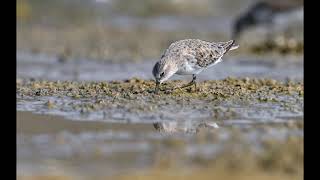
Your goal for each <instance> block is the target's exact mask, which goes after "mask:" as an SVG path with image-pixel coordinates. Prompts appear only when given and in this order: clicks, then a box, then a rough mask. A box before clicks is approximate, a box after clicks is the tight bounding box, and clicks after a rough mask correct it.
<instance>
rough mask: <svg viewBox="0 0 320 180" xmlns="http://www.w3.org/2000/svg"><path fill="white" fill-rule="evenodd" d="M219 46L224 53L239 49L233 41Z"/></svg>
mask: <svg viewBox="0 0 320 180" xmlns="http://www.w3.org/2000/svg"><path fill="white" fill-rule="evenodd" d="M219 44H220V45H221V46H222V47H223V48H224V49H225V53H227V52H228V51H231V50H234V49H238V47H239V45H237V44H235V40H230V41H227V42H220V43H219Z"/></svg>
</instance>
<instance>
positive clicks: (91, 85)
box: [17, 78, 304, 123]
mask: <svg viewBox="0 0 320 180" xmlns="http://www.w3.org/2000/svg"><path fill="white" fill-rule="evenodd" d="M184 83H186V82H184V81H179V80H175V81H169V82H167V83H164V84H162V86H163V88H169V89H172V88H173V87H176V86H180V85H181V84H184ZM154 88H155V83H154V81H152V80H141V79H129V80H125V81H110V82H70V81H63V82H62V81H28V80H21V82H19V83H17V98H18V109H19V108H20V110H27V109H28V108H29V109H30V108H31V110H33V111H41V112H60V113H63V114H65V113H67V114H68V112H70V113H71V112H72V113H73V115H75V114H74V113H76V114H78V115H79V117H76V118H80V119H81V115H89V116H93V117H92V118H93V119H95V120H107V121H108V120H115V121H117V120H119V121H125V122H128V121H129V122H141V121H143V122H149V123H153V122H157V121H162V120H170V121H171V120H174V121H177V120H183V119H188V120H196V121H200V120H210V119H211V120H226V119H228V120H250V121H252V122H264V121H266V120H270V121H286V120H287V118H290V119H295V118H298V119H302V114H303V92H304V88H303V83H302V82H290V81H289V82H280V81H276V80H272V79H249V78H245V79H237V78H227V79H224V80H210V81H203V82H200V83H198V90H197V91H194V90H192V88H189V89H188V88H186V89H182V90H180V89H177V90H174V91H172V92H168V91H163V92H160V94H159V95H157V94H154ZM35 101H36V103H37V104H38V105H36V106H35V107H34V108H33V109H32V107H30V106H28V102H35ZM41 104H42V105H41ZM26 108H27V109H26ZM86 118H89V117H88V116H86V117H85V119H86Z"/></svg>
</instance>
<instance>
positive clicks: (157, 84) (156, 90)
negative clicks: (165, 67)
mask: <svg viewBox="0 0 320 180" xmlns="http://www.w3.org/2000/svg"><path fill="white" fill-rule="evenodd" d="M159 85H160V82H159V81H158V80H156V89H155V90H154V93H156V94H158V93H159Z"/></svg>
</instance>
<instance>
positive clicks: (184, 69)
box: [176, 61, 204, 75]
mask: <svg viewBox="0 0 320 180" xmlns="http://www.w3.org/2000/svg"><path fill="white" fill-rule="evenodd" d="M203 69H204V68H201V67H199V66H197V65H196V64H191V63H189V62H188V61H186V62H185V63H183V65H182V66H181V67H179V70H178V71H177V72H176V74H179V75H191V74H198V73H200V72H201V71H202V70H203Z"/></svg>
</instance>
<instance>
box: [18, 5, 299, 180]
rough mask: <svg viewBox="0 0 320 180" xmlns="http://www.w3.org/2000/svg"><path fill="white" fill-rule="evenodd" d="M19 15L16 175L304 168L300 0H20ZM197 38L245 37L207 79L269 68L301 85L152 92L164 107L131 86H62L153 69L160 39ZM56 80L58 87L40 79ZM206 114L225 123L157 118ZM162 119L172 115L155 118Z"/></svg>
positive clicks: (258, 74) (261, 174) (277, 174)
mask: <svg viewBox="0 0 320 180" xmlns="http://www.w3.org/2000/svg"><path fill="white" fill-rule="evenodd" d="M16 23H17V87H18V90H17V122H18V125H17V157H18V158H17V159H18V161H17V174H18V176H17V177H18V178H19V179H81V178H84V177H86V178H84V179H96V178H97V179H99V178H98V177H106V178H105V179H108V178H111V177H112V178H111V179H114V178H119V179H150V178H154V179H157V178H158V179H159V178H160V179H172V178H174V177H175V176H174V175H175V174H176V173H177V172H178V171H176V170H177V169H179V172H180V174H184V175H185V174H188V173H191V172H194V174H191V175H190V176H189V178H191V179H192V178H200V179H201V178H202V179H211V178H213V177H215V178H217V179H270V178H273V179H282V180H283V179H302V178H303V149H302V148H303V144H302V143H303V90H302V93H301V87H303V61H304V59H303V48H304V40H303V33H304V32H303V29H304V28H303V0H264V1H259V0H236V1H234V0H197V1H195V0H54V1H50V0H17V19H16ZM189 38H192V39H193V38H198V39H202V40H206V41H227V40H230V39H235V40H236V43H237V44H239V45H240V47H239V48H238V49H237V50H235V51H232V52H231V53H230V54H227V55H226V56H225V57H224V61H223V62H222V63H219V64H218V65H216V66H215V67H213V68H211V69H208V70H207V71H204V72H203V73H201V74H200V75H199V76H198V77H197V78H198V79H199V82H200V83H201V82H203V81H205V80H223V79H226V78H228V77H234V78H236V79H237V78H238V79H240V78H250V79H251V78H260V79H262V78H272V79H275V80H278V81H279V82H283V83H287V84H286V85H285V86H290V88H292V91H294V88H293V87H291V85H292V84H291V83H293V82H295V83H298V85H297V87H298V88H296V89H298V90H299V93H298V94H295V93H292V94H289V95H288V94H285V95H279V96H278V95H274V94H272V93H271V94H268V95H266V97H265V99H263V100H262V101H259V102H254V103H252V104H250V103H251V102H247V103H243V102H240V103H239V102H238V101H236V102H237V103H238V104H237V103H234V102H233V101H227V102H221V103H220V102H219V103H220V104H219V103H216V101H215V102H214V103H216V104H214V103H213V104H210V103H212V102H213V100H212V101H211V100H205V101H201V100H203V99H201V100H199V99H196V102H198V104H197V105H196V106H193V105H192V106H191V105H189V106H188V105H181V107H180V104H179V103H178V102H176V101H171V100H170V99H166V98H165V97H164V98H163V99H157V100H156V101H157V103H158V104H157V107H160V109H157V107H156V106H152V107H149V104H150V103H151V102H153V101H154V99H152V98H154V97H151V95H147V97H146V100H145V99H143V98H140V99H139V97H138V98H137V99H136V100H134V101H135V102H134V105H132V101H127V100H128V98H127V99H125V97H124V98H123V99H121V98H120V100H117V99H116V100H115V99H110V97H109V96H106V97H96V96H95V98H96V99H94V98H90V97H89V98H83V97H81V98H74V97H72V95H61V94H59V91H61V92H62V94H63V93H64V91H63V90H61V89H64V90H66V89H68V90H66V91H69V90H70V93H72V92H73V91H74V90H75V91H78V90H77V89H76V87H81V88H84V89H85V88H91V87H93V88H96V85H92V86H91V84H90V83H95V82H107V81H108V82H109V81H120V82H123V81H122V80H124V81H125V82H128V83H132V82H136V83H141V82H142V83H143V82H144V80H151V79H153V77H152V74H151V70H152V67H153V65H154V63H155V62H156V61H157V60H159V58H160V56H161V54H162V53H163V52H164V50H165V49H166V48H167V47H168V46H169V45H170V44H171V43H172V42H174V41H177V40H180V39H189ZM132 78H137V79H136V80H135V79H132ZM172 79H173V80H175V79H180V80H185V81H189V80H190V79H191V77H190V78H189V77H183V76H174V77H173V78H172ZM38 81H41V82H38ZM52 81H58V83H57V84H55V83H53V82H52ZM62 81H68V82H66V83H60V82H62ZM226 81H228V80H226ZM230 81H231V80H230ZM74 82H79V84H78V85H77V84H75V83H74ZM83 82H86V83H89V85H83V84H81V83H83ZM120 82H119V83H120ZM268 82H269V81H268ZM46 83H48V84H46ZM59 83H60V84H59ZM299 83H300V84H299ZM43 84H45V85H43ZM120 84H121V83H120ZM269 84H272V85H274V84H276V83H275V82H274V81H270V82H269ZM301 84H302V85H301ZM55 85H56V86H57V87H55ZM82 85H83V86H82ZM97 86H98V85H97ZM119 86H120V85H119ZM279 86H280V85H279ZM292 86H293V85H292ZM48 87H49V88H53V89H54V90H53V92H56V91H57V92H58V95H54V96H47V95H46V93H48V92H46V91H45V90H44V91H41V89H47V88H48ZM106 87H108V86H107V85H106ZM281 87H282V86H281ZM294 87H296V86H294ZM277 88H278V86H277ZM270 89H272V88H270ZM79 91H80V90H79ZM89 91H90V89H89V90H88V92H89ZM43 94H44V95H43ZM262 94H263V93H262ZM132 96H139V94H138V95H133V94H130V96H129V95H128V97H132ZM263 96H264V94H263ZM187 97H189V96H187ZM99 98H100V99H99ZM189 98H190V97H189ZM263 98H264V97H263ZM129 99H130V98H129ZM133 99H134V98H133ZM268 99H270V102H269V101H268ZM144 100H145V101H144ZM198 100H199V101H198ZM114 101H116V105H114V106H113V105H110V106H103V107H102V108H100V106H98V107H99V108H100V109H99V108H98V110H96V109H94V108H95V107H94V105H96V104H97V103H98V104H99V103H100V105H101V104H103V105H105V104H106V103H110V104H112V103H111V102H114ZM163 101H166V102H163ZM92 102H94V103H93V104H94V105H92ZM169 102H170V103H169ZM200 102H201V103H200ZM95 103H96V104H95ZM130 103H131V104H130ZM139 103H140V104H139ZM148 103H149V104H148ZM151 104H152V103H151ZM176 104H179V105H176ZM211 105H212V106H211ZM177 106H178V107H180V108H181V109H180V110H181V111H178V112H176V111H175V110H174V108H175V107H177ZM139 108H140V109H139ZM88 109H89V110H88ZM146 109H147V110H146ZM163 112H165V113H166V112H167V113H168V112H169V113H170V112H171V113H172V114H169V115H167V114H165V113H163ZM190 112H191V113H190ZM192 113H195V114H196V115H195V116H192ZM39 114H41V115H39ZM191 116H192V117H191ZM206 118H207V119H208V118H209V119H210V120H212V119H214V120H216V119H217V120H218V122H219V123H221V124H222V126H223V127H222V128H221V129H222V130H220V131H219V132H215V133H210V134H209V135H208V134H205V135H203V134H202V135H201V134H200V135H198V136H194V135H191V136H190V135H181V134H180V135H178V136H166V135H163V134H159V133H158V132H157V131H155V130H154V129H157V128H160V127H161V128H162V130H164V131H166V130H168V131H171V130H172V129H173V131H175V130H177V129H180V130H182V131H192V132H193V131H196V130H195V129H196V127H198V125H199V120H200V119H201V120H202V119H206ZM215 118H216V119H215ZM163 119H164V120H169V121H166V122H164V123H163V124H161V123H160V124H154V125H152V123H154V122H156V121H158V120H163ZM177 119H178V120H181V121H177V122H175V120H177ZM190 119H192V120H194V121H192V122H185V121H184V120H190ZM221 119H222V120H223V121H222V120H221ZM171 120H173V121H171ZM219 120H220V121H219ZM225 120H227V121H225ZM195 122H196V125H195V124H194V123H195ZM257 122H259V123H257ZM256 123H257V124H258V125H253V124H256ZM200 126H201V125H200ZM190 129H191V130H190ZM239 134H240V135H241V137H242V138H240V135H239ZM284 139H285V141H283V140H284ZM278 140H279V141H278ZM280 140H281V141H280ZM261 150H266V152H265V153H264V154H263V155H256V154H255V153H256V152H261ZM219 153H221V154H222V155H221V156H220V155H219V156H216V155H217V154H219ZM230 154H231V155H230ZM214 157H218V158H217V159H214ZM253 162H254V163H253ZM256 162H258V165H257V164H255V163H256ZM220 165H221V166H220ZM186 167H188V168H190V167H191V168H193V171H189V170H188V169H184V168H186ZM208 167H211V168H212V169H214V171H213V170H212V169H210V168H208ZM213 167H214V168H213ZM148 168H149V169H150V168H151V170H150V171H151V172H148V171H147V170H146V169H148ZM256 168H258V170H257V172H256V171H253V170H252V169H255V170H256ZM259 168H260V169H259ZM171 169H172V170H171ZM261 169H262V170H261ZM163 170H164V171H165V172H166V173H164V174H163V173H161V172H163ZM196 170H200V171H196ZM237 170H238V171H237ZM137 172H143V173H142V174H144V173H146V174H147V175H146V176H145V175H143V176H140V175H137ZM212 172H214V173H212ZM217 172H221V173H217ZM229 172H233V173H234V174H233V173H229ZM270 172H272V173H273V174H272V173H270ZM148 173H150V174H148ZM248 173H249V174H250V173H251V174H250V175H248ZM168 174H169V175H168Z"/></svg>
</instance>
